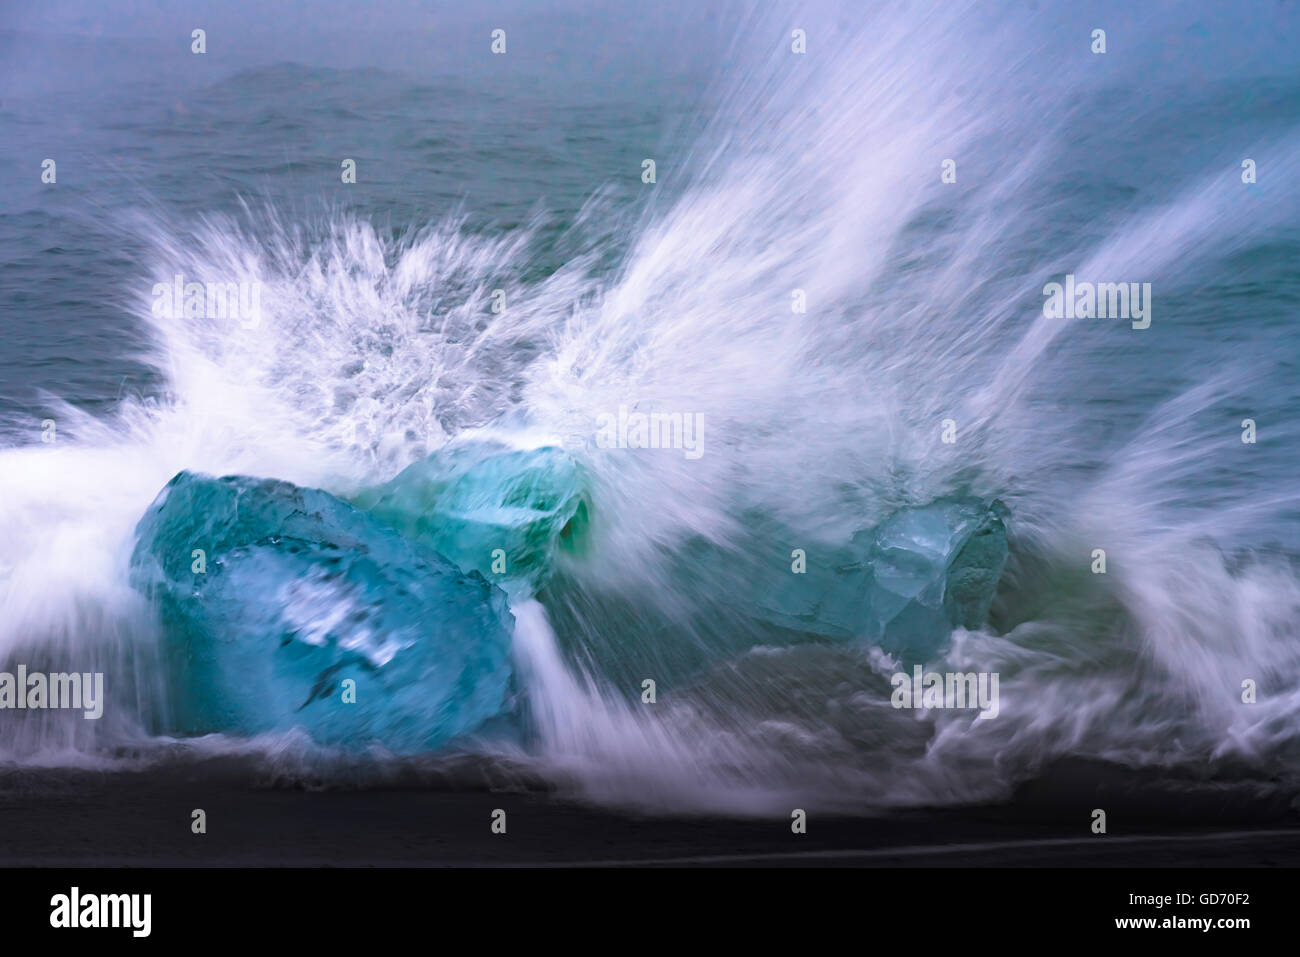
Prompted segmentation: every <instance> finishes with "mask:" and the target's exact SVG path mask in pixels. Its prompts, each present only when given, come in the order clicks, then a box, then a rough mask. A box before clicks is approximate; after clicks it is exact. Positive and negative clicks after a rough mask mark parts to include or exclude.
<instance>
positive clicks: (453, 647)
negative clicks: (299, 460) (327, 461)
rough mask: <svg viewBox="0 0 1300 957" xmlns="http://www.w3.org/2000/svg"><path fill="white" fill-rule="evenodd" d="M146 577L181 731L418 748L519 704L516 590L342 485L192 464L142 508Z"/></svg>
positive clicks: (138, 561)
mask: <svg viewBox="0 0 1300 957" xmlns="http://www.w3.org/2000/svg"><path fill="white" fill-rule="evenodd" d="M199 549H201V550H202V551H203V553H204V556H203V563H204V566H205V567H203V570H202V571H201V572H198V573H196V572H195V568H197V567H200V566H199V565H198V564H197V562H198V558H197V556H196V555H195V554H194V553H195V550H199ZM132 581H133V583H134V584H135V586H136V587H137V588H138V589H140V590H141V591H143V592H144V593H145V594H147V595H149V596H150V597H152V598H153V599H154V600H155V601H156V603H157V605H158V608H159V611H160V613H161V616H162V619H163V623H164V627H165V631H166V649H165V651H166V657H167V660H168V662H169V670H170V672H171V674H170V678H171V681H172V687H173V689H174V691H175V693H174V694H173V696H172V697H173V716H172V718H171V720H170V722H169V724H170V726H171V728H172V729H173V730H175V731H178V732H181V733H186V734H197V733H205V732H213V731H225V732H235V733H241V734H254V733H258V732H263V731H274V730H281V729H287V728H291V727H294V726H300V727H303V728H304V729H305V730H307V731H308V733H310V734H311V735H312V737H313V738H314V739H316V740H317V741H319V742H322V743H329V744H339V745H347V746H355V747H360V746H365V745H367V744H371V743H376V742H377V743H380V744H382V745H383V746H385V747H386V748H388V749H390V750H392V751H397V752H407V751H411V752H413V751H423V750H432V749H435V748H438V747H440V746H442V745H443V744H445V743H446V742H447V741H449V740H450V739H452V738H454V737H455V736H457V735H460V734H464V733H467V732H471V731H474V730H475V729H476V728H478V727H480V726H481V725H482V724H483V723H484V722H485V721H487V720H488V719H490V718H492V717H494V716H496V715H498V714H500V713H501V712H502V711H503V709H504V708H506V706H507V704H508V695H509V686H510V678H511V668H510V662H509V646H510V640H511V619H510V615H509V611H508V609H507V607H506V599H505V595H504V594H503V593H502V592H501V591H500V590H499V589H498V588H496V587H495V586H494V585H492V584H490V583H489V582H487V581H485V580H484V579H483V578H482V576H480V575H478V574H477V573H474V572H470V573H463V572H462V571H461V570H460V569H458V568H457V567H456V566H455V565H453V564H452V563H451V562H449V561H448V560H446V559H445V558H443V557H441V556H440V555H438V554H436V553H435V552H434V551H432V550H431V549H428V548H425V547H422V546H421V545H419V544H418V543H416V542H412V541H409V540H407V539H405V538H403V537H402V536H401V535H400V534H398V533H396V532H394V531H393V530H392V529H390V528H388V527H386V526H385V525H383V524H382V523H381V522H379V521H378V520H376V519H375V518H374V517H372V516H370V515H368V514H366V513H365V512H363V511H360V510H358V509H357V508H354V507H353V506H351V505H349V504H347V503H346V502H343V501H342V500H340V499H338V498H335V497H334V496H332V495H330V494H329V493H327V492H323V491H320V490H317V489H310V488H298V487H297V486H294V485H292V484H290V483H288V482H281V481H274V480H268V479H256V478H247V477H242V476H229V477H225V478H212V477H209V476H204V475H196V474H192V473H190V472H181V473H180V474H178V475H177V476H176V477H175V478H173V479H172V481H171V482H170V483H168V485H167V487H166V488H164V489H163V491H162V492H161V494H159V496H158V498H157V499H156V500H155V501H154V503H153V505H152V506H150V508H149V510H148V511H147V512H146V514H145V516H144V518H143V519H142V520H141V521H140V524H139V526H138V528H137V545H136V548H135V552H134V554H133V556H132ZM349 678H350V679H353V680H354V681H355V682H356V689H355V690H356V703H355V704H350V703H345V702H344V688H343V682H344V680H345V679H349Z"/></svg>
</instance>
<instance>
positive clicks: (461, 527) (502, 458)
mask: <svg viewBox="0 0 1300 957" xmlns="http://www.w3.org/2000/svg"><path fill="white" fill-rule="evenodd" d="M586 488H587V482H586V477H585V475H584V473H583V470H582V469H581V467H580V466H579V465H578V463H577V462H576V461H575V460H574V458H573V457H572V456H571V455H570V454H569V453H568V452H566V451H565V450H564V449H561V448H558V447H555V446H543V447H541V448H536V449H523V450H520V449H513V448H510V447H508V446H505V445H501V444H499V443H496V442H481V443H469V442H467V443H463V444H457V445H454V446H450V447H447V448H444V449H440V450H439V451H437V452H435V453H434V454H432V455H430V456H429V457H428V458H426V459H424V460H422V461H420V462H416V463H415V464H414V465H411V466H409V467H408V468H406V469H404V470H403V471H402V472H400V473H399V474H398V475H397V476H396V477H395V478H394V479H392V480H391V481H389V482H387V483H385V484H383V485H380V486H377V487H375V488H372V489H368V490H366V491H364V492H362V493H360V494H359V495H357V496H356V497H355V498H354V501H355V502H356V504H357V505H358V506H359V507H360V508H363V509H365V510H366V511H367V512H369V513H370V514H371V515H373V516H374V517H375V518H376V519H378V520H379V521H381V522H383V523H384V524H386V525H388V526H389V527H391V528H393V529H395V530H397V531H399V532H401V533H402V534H403V535H405V536H408V537H410V538H412V539H414V540H416V541H418V542H420V543H422V544H423V545H425V546H427V547H429V548H432V549H433V550H435V551H437V552H438V553H440V554H442V555H446V556H447V557H448V558H450V559H451V560H452V561H454V562H456V563H457V564H458V565H460V566H461V567H462V568H467V569H475V570H477V571H479V572H481V573H482V574H483V575H484V576H485V577H487V578H488V579H489V580H490V581H493V582H495V583H497V584H498V585H500V586H501V587H502V588H504V589H505V590H506V591H507V592H508V593H509V594H510V595H511V596H512V597H528V596H531V595H533V594H535V593H537V592H538V591H539V590H540V589H541V588H542V586H543V585H544V584H545V583H546V581H547V580H548V579H549V577H550V574H551V570H552V566H553V563H554V560H555V556H556V554H557V553H558V552H559V551H561V550H567V551H570V552H577V551H579V550H581V548H582V545H583V542H584V539H585V533H586V530H587V524H588V520H589V506H588V494H587V490H586Z"/></svg>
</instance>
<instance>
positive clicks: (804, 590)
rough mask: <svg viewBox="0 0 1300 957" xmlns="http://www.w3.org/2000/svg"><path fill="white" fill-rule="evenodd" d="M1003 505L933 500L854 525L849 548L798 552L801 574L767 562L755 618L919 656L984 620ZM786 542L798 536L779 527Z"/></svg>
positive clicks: (999, 554)
mask: <svg viewBox="0 0 1300 957" xmlns="http://www.w3.org/2000/svg"><path fill="white" fill-rule="evenodd" d="M1007 517H1008V512H1007V510H1006V508H1005V507H1004V506H1003V505H1002V504H1001V503H1000V502H996V501H995V502H993V503H992V504H986V503H984V502H982V501H980V500H977V499H973V498H953V499H941V500H939V501H936V502H933V503H931V504H929V505H925V506H921V507H917V508H908V509H904V510H902V511H899V512H897V513H895V514H894V515H893V516H891V517H890V518H888V519H887V520H885V521H884V522H882V523H881V524H880V525H878V526H876V527H874V528H871V529H866V530H862V531H859V532H857V533H856V534H854V535H853V536H852V539H851V541H850V542H849V544H848V545H847V547H843V546H838V547H836V546H825V547H820V548H819V547H810V548H809V549H806V550H805V551H806V571H805V572H804V573H803V574H794V573H793V572H792V571H791V569H790V568H789V566H788V564H779V565H774V564H773V563H768V565H767V568H769V569H770V568H776V569H777V571H776V572H765V573H764V574H762V576H761V577H760V578H759V580H758V581H757V582H756V584H757V586H758V587H756V588H754V589H753V590H752V594H753V595H754V609H755V615H756V617H759V618H762V619H764V620H767V621H770V622H773V623H775V624H778V625H781V626H783V627H787V628H791V629H795V630H799V631H803V632H808V633H812V634H820V635H824V636H827V637H831V638H838V639H852V640H858V641H863V642H867V643H870V644H874V645H877V646H879V647H880V648H882V649H884V650H885V651H888V652H890V653H892V654H894V655H896V656H898V657H899V658H900V659H901V660H903V661H905V662H908V663H911V662H919V661H925V660H927V658H928V657H929V656H931V655H933V654H934V653H935V652H937V651H939V650H940V649H941V648H942V647H943V646H944V644H946V642H947V641H948V638H949V637H950V636H951V634H952V630H953V629H954V628H955V627H958V626H960V627H963V628H976V627H978V626H980V625H982V624H984V622H985V620H986V619H987V618H988V614H989V609H990V607H991V606H992V603H993V598H994V595H995V592H996V589H997V584H998V580H999V579H1000V578H1001V576H1002V569H1003V566H1004V565H1005V563H1006V559H1007V534H1006V524H1005V519H1006V518H1007ZM784 538H785V539H786V540H791V541H792V540H795V539H796V538H797V536H794V535H792V534H789V533H786V534H785V536H784Z"/></svg>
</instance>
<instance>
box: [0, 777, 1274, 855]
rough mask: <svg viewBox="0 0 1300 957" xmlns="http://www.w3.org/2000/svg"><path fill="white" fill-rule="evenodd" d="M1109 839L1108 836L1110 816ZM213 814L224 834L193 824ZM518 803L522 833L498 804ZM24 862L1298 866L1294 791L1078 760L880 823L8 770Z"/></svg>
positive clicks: (6, 807) (12, 826) (0, 810)
mask: <svg viewBox="0 0 1300 957" xmlns="http://www.w3.org/2000/svg"><path fill="white" fill-rule="evenodd" d="M1096 807H1101V808H1104V809H1105V810H1106V813H1107V816H1108V821H1107V824H1108V833H1107V834H1105V835H1094V834H1092V833H1091V830H1090V823H1091V813H1092V809H1093V808H1096ZM194 808H203V809H204V810H205V811H206V813H207V833H206V834H204V835H195V834H192V833H191V832H190V820H191V818H190V813H191V811H192V809H194ZM496 808H502V809H504V810H505V811H506V812H507V833H506V834H504V835H500V834H493V833H492V832H491V829H490V824H491V814H492V811H493V810H494V809H496ZM0 820H3V821H4V822H5V824H6V826H5V828H4V839H3V841H2V842H0V864H3V865H5V866H10V867H33V866H35V867H121V866H162V867H240V866H271V867H279V866H335V867H351V866H380V867H418V866H524V867H528V866H589V865H606V866H619V865H622V866H732V867H747V866H812V867H825V866H873V867H874V866H889V867H896V866H909V867H936V866H938V867H989V866H993V867H1022V866H1028V867H1044V866H1047V867H1052V866H1057V867H1293V866H1297V865H1300V804H1297V798H1296V795H1295V793H1294V791H1289V790H1287V789H1283V788H1280V787H1276V786H1271V787H1270V786H1267V785H1262V784H1256V783H1244V782H1236V783H1229V782H1220V783H1214V782H1208V783H1207V782H1200V783H1193V782H1188V781H1180V780H1176V779H1173V778H1169V777H1160V776H1156V775H1153V774H1152V773H1150V772H1146V771H1142V772H1138V771H1134V770H1130V769H1124V768H1119V767H1116V766H1113V765H1104V764H1098V763H1096V762H1085V761H1063V762H1059V763H1057V764H1056V765H1053V766H1052V767H1051V768H1049V769H1048V770H1047V771H1046V772H1045V773H1044V774H1042V775H1041V776H1040V777H1039V778H1038V779H1036V780H1035V781H1033V782H1031V783H1029V784H1026V785H1024V786H1022V787H1021V788H1020V789H1019V790H1018V791H1017V792H1016V794H1015V795H1014V796H1013V797H1012V799H1011V800H1009V801H1007V802H1005V803H1001V804H995V805H987V806H982V807H962V808H934V809H921V810H907V811H896V812H890V813H887V814H873V815H864V816H856V817H855V816H829V815H820V814H818V813H816V812H815V811H814V812H812V813H810V815H809V819H808V829H807V833H806V834H802V835H796V834H793V833H791V829H790V822H789V819H788V818H784V819H778V818H773V819H754V818H724V817H713V816H679V817H662V816H649V815H641V814H635V813H627V812H620V811H616V810H610V809H604V808H598V807H593V806H589V805H585V804H582V803H579V802H575V801H572V800H569V799H566V798H563V797H561V796H558V795H554V794H548V793H545V792H543V791H537V790H523V789H518V788H515V789H504V790H503V789H492V788H489V787H486V786H483V787H469V788H465V787H455V788H450V789H448V788H442V787H428V786H419V787H416V786H411V787H390V788H369V789H340V790H304V789H299V788H290V787H266V786H262V785H260V784H259V783H258V782H257V781H256V780H255V778H254V776H252V775H250V774H249V773H248V772H247V770H246V769H243V768H240V767H239V766H233V765H231V764H230V763H228V762H227V763H222V762H202V763H195V764H188V765H164V766H159V767H156V768H152V769H150V770H146V771H137V772H107V773H106V772H92V771H69V770H33V769H26V770H19V769H12V768H11V769H8V770H7V771H5V772H4V774H3V775H0Z"/></svg>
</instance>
